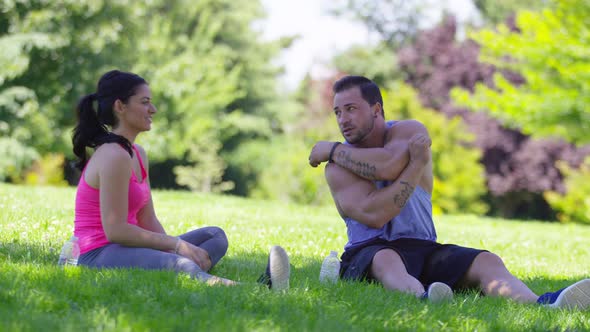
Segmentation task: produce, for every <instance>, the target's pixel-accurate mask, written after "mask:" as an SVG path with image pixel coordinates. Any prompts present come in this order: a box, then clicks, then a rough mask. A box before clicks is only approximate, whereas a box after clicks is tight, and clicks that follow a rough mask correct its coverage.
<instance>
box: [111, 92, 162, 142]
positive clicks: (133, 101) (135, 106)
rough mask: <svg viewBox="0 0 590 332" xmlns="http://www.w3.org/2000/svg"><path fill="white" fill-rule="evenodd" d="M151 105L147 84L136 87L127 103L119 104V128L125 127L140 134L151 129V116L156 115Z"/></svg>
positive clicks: (150, 95)
mask: <svg viewBox="0 0 590 332" xmlns="http://www.w3.org/2000/svg"><path fill="white" fill-rule="evenodd" d="M156 111H157V110H156V107H154V105H153V104H152V93H151V91H150V88H149V86H148V85H147V84H142V85H140V86H138V87H137V88H136V90H135V94H134V95H133V96H131V97H129V100H128V101H127V103H126V104H125V103H121V111H120V112H118V113H119V126H125V127H126V128H129V129H131V130H133V131H137V132H142V131H148V130H150V129H151V128H152V115H154V113H156Z"/></svg>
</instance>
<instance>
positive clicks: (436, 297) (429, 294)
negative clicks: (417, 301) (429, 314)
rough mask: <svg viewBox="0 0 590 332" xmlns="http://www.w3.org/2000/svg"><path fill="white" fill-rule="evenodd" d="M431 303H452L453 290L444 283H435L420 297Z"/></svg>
mask: <svg viewBox="0 0 590 332" xmlns="http://www.w3.org/2000/svg"><path fill="white" fill-rule="evenodd" d="M420 298H422V299H424V300H428V301H430V303H443V302H450V301H451V300H452V299H453V290H452V289H451V287H449V286H448V285H447V284H444V283H442V282H433V283H432V284H430V286H428V289H427V290H426V291H425V292H424V294H422V296H421V297H420Z"/></svg>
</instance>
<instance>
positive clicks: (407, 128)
mask: <svg viewBox="0 0 590 332" xmlns="http://www.w3.org/2000/svg"><path fill="white" fill-rule="evenodd" d="M418 133H426V134H427V133H428V131H427V129H426V127H425V126H424V125H423V124H422V123H421V122H420V121H418V120H400V121H397V122H396V123H395V124H394V125H393V126H392V127H391V128H389V132H388V135H387V136H388V137H389V140H388V141H391V139H393V138H396V139H403V138H405V139H409V138H410V137H412V136H414V135H415V134H418Z"/></svg>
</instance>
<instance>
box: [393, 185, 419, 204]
mask: <svg viewBox="0 0 590 332" xmlns="http://www.w3.org/2000/svg"><path fill="white" fill-rule="evenodd" d="M400 185H401V186H402V189H401V191H400V192H399V193H397V194H395V196H393V202H394V203H395V205H397V207H399V208H400V209H401V208H403V207H404V206H406V203H407V202H408V199H409V198H410V196H411V195H412V192H413V191H414V187H412V185H411V184H409V183H408V182H406V181H400Z"/></svg>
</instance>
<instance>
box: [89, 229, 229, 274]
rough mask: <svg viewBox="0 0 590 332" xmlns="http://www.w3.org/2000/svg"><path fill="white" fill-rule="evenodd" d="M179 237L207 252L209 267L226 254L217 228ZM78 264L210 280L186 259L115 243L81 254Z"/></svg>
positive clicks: (220, 233)
mask: <svg viewBox="0 0 590 332" xmlns="http://www.w3.org/2000/svg"><path fill="white" fill-rule="evenodd" d="M179 237H180V238H181V239H183V240H184V241H186V242H189V243H191V244H193V245H195V246H197V247H199V248H202V249H204V250H205V251H207V253H208V254H209V257H210V258H211V267H213V266H215V264H217V262H219V260H220V259H221V258H222V257H223V256H224V255H225V253H226V252H227V246H228V243H227V236H225V232H224V231H223V230H222V229H221V228H219V227H215V226H213V227H203V228H199V229H195V230H194V231H190V232H188V233H185V234H182V235H180V236H179ZM78 264H80V265H85V266H88V267H94V268H107V269H108V268H138V269H145V270H173V271H176V272H183V273H188V274H189V275H190V276H191V277H193V278H196V279H199V280H208V279H209V278H211V275H210V274H207V273H205V272H204V271H203V270H201V268H200V267H199V266H198V265H197V264H196V263H195V262H193V261H192V260H190V259H188V258H186V257H183V256H180V255H177V254H173V253H169V252H165V251H160V250H156V249H149V248H137V247H125V246H122V245H120V244H114V243H111V244H107V245H106V246H103V247H100V248H96V249H94V250H91V251H89V252H87V253H84V254H83V255H80V258H79V260H78Z"/></svg>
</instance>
